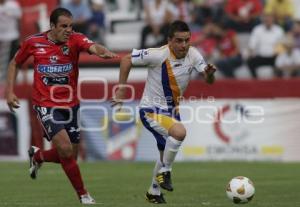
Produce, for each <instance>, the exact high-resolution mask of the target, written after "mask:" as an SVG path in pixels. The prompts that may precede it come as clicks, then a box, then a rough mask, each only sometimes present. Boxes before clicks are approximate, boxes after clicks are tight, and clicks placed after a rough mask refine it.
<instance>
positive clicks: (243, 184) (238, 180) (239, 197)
mask: <svg viewBox="0 0 300 207" xmlns="http://www.w3.org/2000/svg"><path fill="white" fill-rule="evenodd" d="M254 193H255V188H254V185H253V182H252V181H251V180H250V179H249V178H247V177H244V176H238V177H234V178H232V179H231V180H230V182H229V183H228V185H227V188H226V194H227V196H228V198H229V199H230V200H232V201H233V202H234V203H248V202H249V201H251V200H252V198H253V196H254Z"/></svg>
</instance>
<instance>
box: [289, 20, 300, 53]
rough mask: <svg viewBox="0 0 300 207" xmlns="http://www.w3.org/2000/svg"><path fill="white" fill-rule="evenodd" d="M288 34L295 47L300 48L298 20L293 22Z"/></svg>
mask: <svg viewBox="0 0 300 207" xmlns="http://www.w3.org/2000/svg"><path fill="white" fill-rule="evenodd" d="M288 35H289V36H290V37H291V38H293V41H294V45H295V47H296V48H298V49H300V20H296V21H295V22H294V23H293V27H292V29H291V30H290V31H289V33H288Z"/></svg>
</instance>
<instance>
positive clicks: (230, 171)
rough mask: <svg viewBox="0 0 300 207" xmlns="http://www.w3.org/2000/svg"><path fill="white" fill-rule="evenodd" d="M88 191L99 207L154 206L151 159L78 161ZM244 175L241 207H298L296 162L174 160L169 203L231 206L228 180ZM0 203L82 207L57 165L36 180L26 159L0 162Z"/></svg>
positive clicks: (45, 169)
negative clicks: (247, 197)
mask: <svg viewBox="0 0 300 207" xmlns="http://www.w3.org/2000/svg"><path fill="white" fill-rule="evenodd" d="M80 167H81V171H82V174H83V177H84V180H85V183H86V186H87V188H88V190H89V191H90V193H91V195H92V196H93V197H94V198H95V199H96V201H97V203H98V204H97V205H99V206H111V207H119V206H120V207H127V206H128V207H143V206H153V205H154V204H150V203H148V202H146V201H145V199H144V194H145V192H146V190H147V189H148V186H149V183H150V178H151V174H152V167H153V163H128V162H95V163H81V164H80ZM237 175H244V176H247V177H249V178H251V179H252V180H253V182H254V184H255V187H256V194H255V196H254V199H253V200H252V201H251V202H250V203H248V204H244V205H243V206H249V207H254V206H257V207H281V206H282V207H297V206H300V163H288V164H283V163H265V162H259V163H247V162H246V163H240V162H192V163H175V165H174V167H173V184H174V188H175V191H174V192H171V193H170V192H165V199H166V200H167V202H168V204H166V205H163V206H178V207H201V206H205V207H215V206H218V207H230V206H236V205H237V204H232V203H231V202H230V200H229V199H228V198H227V197H226V194H225V187H226V184H227V182H228V181H229V180H230V178H232V177H234V176H237ZM0 206H1V207H2V206H8V207H13V206H20V207H21V206H22V207H24V206H26V207H27V206H55V207H60V206H62V207H69V206H70V207H73V206H82V205H81V204H79V202H78V200H77V199H76V196H75V193H74V191H73V189H72V187H71V185H70V183H69V181H68V180H67V178H66V176H65V175H64V174H63V171H62V169H61V168H60V166H59V165H55V164H48V163H46V164H45V165H44V166H43V167H42V169H41V171H40V172H39V177H38V179H37V180H31V179H30V178H29V175H28V164H27V163H16V162H9V163H8V162H0Z"/></svg>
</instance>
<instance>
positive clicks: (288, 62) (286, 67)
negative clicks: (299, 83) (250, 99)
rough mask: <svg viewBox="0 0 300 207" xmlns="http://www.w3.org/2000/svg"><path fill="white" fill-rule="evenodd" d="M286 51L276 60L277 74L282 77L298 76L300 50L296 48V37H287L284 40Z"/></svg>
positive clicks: (299, 72) (299, 70)
mask: <svg viewBox="0 0 300 207" xmlns="http://www.w3.org/2000/svg"><path fill="white" fill-rule="evenodd" d="M283 46H284V48H285V51H284V52H282V53H280V54H279V55H278V56H277V58H276V61H275V66H276V69H277V74H278V76H280V77H296V76H299V75H300V50H299V49H298V48H295V45H294V39H293V38H292V37H286V38H285V39H284V41H283Z"/></svg>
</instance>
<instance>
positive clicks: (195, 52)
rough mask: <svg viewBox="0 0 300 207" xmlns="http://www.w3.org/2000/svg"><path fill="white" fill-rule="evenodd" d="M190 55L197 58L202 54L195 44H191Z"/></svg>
mask: <svg viewBox="0 0 300 207" xmlns="http://www.w3.org/2000/svg"><path fill="white" fill-rule="evenodd" d="M188 55H189V56H190V57H191V58H197V57H199V56H202V55H201V53H200V52H199V50H198V49H197V48H195V47H193V46H190V48H189V51H188Z"/></svg>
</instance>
